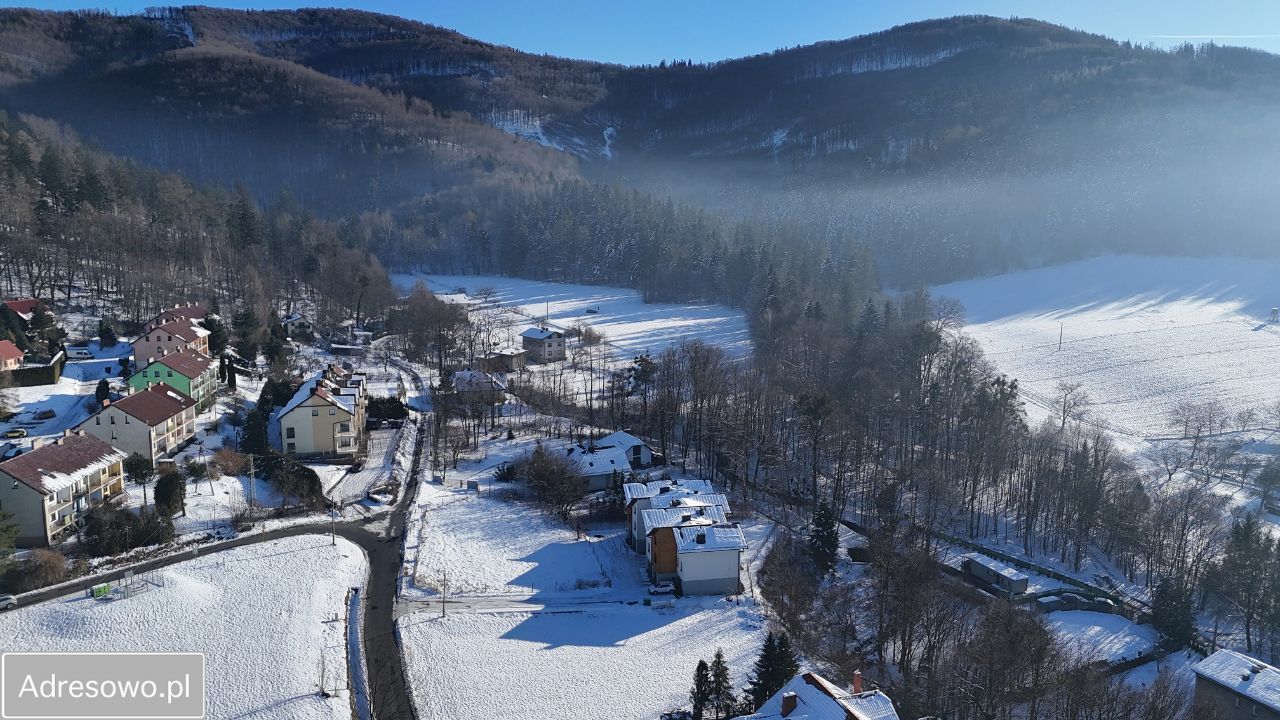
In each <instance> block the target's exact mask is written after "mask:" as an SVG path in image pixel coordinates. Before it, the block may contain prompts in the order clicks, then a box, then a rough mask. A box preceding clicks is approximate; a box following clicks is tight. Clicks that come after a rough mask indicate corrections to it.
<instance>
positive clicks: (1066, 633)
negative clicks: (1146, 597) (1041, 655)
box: [1047, 610, 1157, 662]
mask: <svg viewBox="0 0 1280 720" xmlns="http://www.w3.org/2000/svg"><path fill="white" fill-rule="evenodd" d="M1047 617H1048V620H1049V628H1050V629H1051V630H1052V631H1053V632H1054V634H1056V635H1057V636H1058V639H1059V640H1061V641H1062V642H1063V643H1064V644H1066V646H1067V648H1068V649H1069V650H1071V651H1074V652H1075V653H1076V654H1077V655H1078V656H1079V657H1080V659H1081V660H1083V661H1085V662H1092V661H1094V660H1107V661H1110V662H1117V661H1120V660H1127V659H1130V658H1135V657H1137V656H1139V655H1141V654H1142V653H1144V652H1147V651H1149V650H1151V649H1152V648H1154V647H1155V645H1156V640H1157V637H1156V631H1155V628H1153V627H1151V626H1150V625H1137V624H1135V623H1133V622H1131V621H1130V620H1127V619H1125V618H1124V617H1121V616H1120V615H1111V614H1108V613H1097V612H1089V611H1087V610H1063V611H1060V612H1054V613H1049V615H1048V616H1047Z"/></svg>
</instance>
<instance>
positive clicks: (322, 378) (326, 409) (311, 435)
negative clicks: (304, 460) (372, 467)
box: [277, 365, 367, 457]
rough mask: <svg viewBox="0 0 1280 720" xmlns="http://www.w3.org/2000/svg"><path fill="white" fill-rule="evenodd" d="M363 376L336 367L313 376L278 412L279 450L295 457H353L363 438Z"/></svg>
mask: <svg viewBox="0 0 1280 720" xmlns="http://www.w3.org/2000/svg"><path fill="white" fill-rule="evenodd" d="M366 405H367V398H366V397H365V376H364V375H361V374H356V373H351V372H350V371H347V370H344V369H342V368H341V367H338V366H337V365H330V366H329V367H328V368H325V369H324V370H322V371H320V372H319V373H316V374H315V375H313V376H312V377H311V378H309V379H308V380H307V381H306V382H304V383H302V385H300V386H299V387H298V390H297V391H296V392H295V393H294V394H293V397H292V398H290V399H289V402H288V403H286V404H285V406H284V407H283V408H281V410H280V412H279V413H278V415H277V417H278V418H279V419H280V447H281V449H283V450H284V451H285V452H286V453H288V454H290V455H298V456H313V457H314V456H337V457H344V456H354V455H355V454H356V453H358V452H359V451H360V447H361V442H362V439H363V437H364V424H365V407H366Z"/></svg>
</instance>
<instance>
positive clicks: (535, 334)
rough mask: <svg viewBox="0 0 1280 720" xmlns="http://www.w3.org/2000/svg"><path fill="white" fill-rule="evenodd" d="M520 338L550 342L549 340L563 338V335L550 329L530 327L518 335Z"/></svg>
mask: <svg viewBox="0 0 1280 720" xmlns="http://www.w3.org/2000/svg"><path fill="white" fill-rule="evenodd" d="M520 337H525V338H529V339H531V340H550V339H551V338H561V337H564V333H562V332H560V331H559V330H552V329H550V328H538V327H531V328H529V329H528V330H525V331H524V332H522V333H520Z"/></svg>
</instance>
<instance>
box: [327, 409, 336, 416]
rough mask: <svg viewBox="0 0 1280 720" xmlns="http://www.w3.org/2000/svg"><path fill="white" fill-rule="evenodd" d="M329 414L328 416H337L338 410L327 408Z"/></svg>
mask: <svg viewBox="0 0 1280 720" xmlns="http://www.w3.org/2000/svg"><path fill="white" fill-rule="evenodd" d="M329 414H330V415H337V414H338V409H337V408H329Z"/></svg>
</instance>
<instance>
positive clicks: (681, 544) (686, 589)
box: [672, 523, 747, 595]
mask: <svg viewBox="0 0 1280 720" xmlns="http://www.w3.org/2000/svg"><path fill="white" fill-rule="evenodd" d="M672 531H673V532H674V534H675V541H676V580H677V582H678V584H679V585H678V586H679V588H680V593H681V594H683V595H736V594H737V593H739V592H740V591H741V587H742V582H741V580H740V579H739V577H738V573H739V567H740V566H741V563H742V551H743V550H746V549H747V539H746V537H745V536H744V535H743V534H742V528H740V527H738V526H737V525H736V524H735V525H729V524H727V523H725V524H720V525H711V526H701V525H691V526H680V527H675V528H672Z"/></svg>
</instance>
